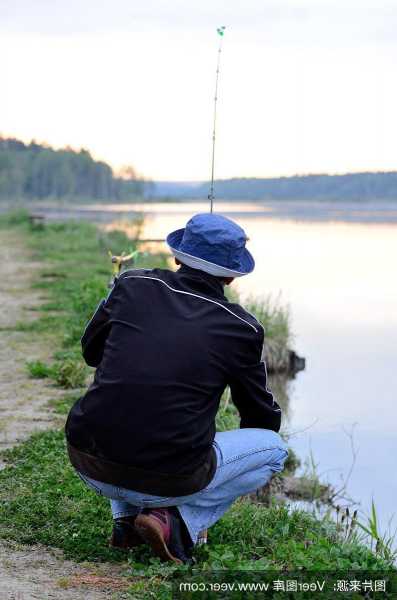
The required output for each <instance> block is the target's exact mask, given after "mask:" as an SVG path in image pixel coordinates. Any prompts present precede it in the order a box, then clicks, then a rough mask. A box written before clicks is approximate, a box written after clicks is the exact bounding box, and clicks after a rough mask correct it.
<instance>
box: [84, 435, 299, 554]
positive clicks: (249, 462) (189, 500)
mask: <svg viewBox="0 0 397 600" xmlns="http://www.w3.org/2000/svg"><path fill="white" fill-rule="evenodd" d="M214 448H215V452H216V457H217V468H216V471H215V474H214V477H213V478H212V480H211V481H210V483H209V484H208V485H207V486H206V487H205V488H204V489H202V490H200V491H199V492H196V493H195V494H190V495H189V496H177V497H175V498H173V497H164V496H151V495H150V494H142V493H140V492H134V491H133V490H127V489H125V488H122V487H117V486H114V485H111V484H108V483H102V482H100V481H96V480H94V479H91V478H89V477H86V476H85V475H83V474H81V473H79V475H80V477H81V478H82V479H83V481H84V482H85V483H86V484H87V485H88V487H90V488H91V489H93V490H94V491H95V492H97V493H98V494H100V495H103V496H106V497H107V498H110V500H111V508H112V514H113V518H114V519H117V518H119V517H126V516H133V515H137V514H139V513H140V512H141V511H142V510H143V509H144V508H161V507H167V506H177V507H178V510H179V513H180V515H181V517H182V519H183V520H184V522H185V524H186V527H187V529H188V531H189V533H190V537H191V538H192V541H193V543H194V544H196V542H197V538H198V534H199V533H200V531H202V530H204V529H208V528H209V527H211V525H213V524H214V523H216V522H217V521H218V520H219V519H220V518H221V516H222V515H223V514H224V513H225V512H226V511H227V510H228V508H229V507H230V506H231V504H233V502H234V501H235V500H236V499H237V498H238V497H239V496H244V495H246V494H250V493H252V492H255V490H257V489H258V488H261V487H263V486H264V485H265V484H266V483H267V482H268V481H269V479H270V478H271V476H272V475H273V473H278V472H279V471H282V469H283V466H284V462H285V460H286V458H287V455H288V452H287V449H286V445H285V443H284V441H283V440H282V439H281V437H280V436H279V435H278V433H275V432H274V431H270V430H268V429H236V430H233V431H224V432H221V433H217V434H216V436H215V440H214Z"/></svg>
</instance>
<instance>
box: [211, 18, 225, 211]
mask: <svg viewBox="0 0 397 600" xmlns="http://www.w3.org/2000/svg"><path fill="white" fill-rule="evenodd" d="M225 29H226V27H225V26H224V25H222V27H218V29H217V30H216V32H217V34H218V35H219V37H220V40H219V48H218V60H217V63H216V77H215V96H214V126H213V130H212V160H211V185H210V191H209V194H208V200H209V201H210V212H211V213H212V212H213V208H214V169H215V134H216V103H217V100H218V81H219V67H220V64H221V53H222V41H223V35H224V33H225Z"/></svg>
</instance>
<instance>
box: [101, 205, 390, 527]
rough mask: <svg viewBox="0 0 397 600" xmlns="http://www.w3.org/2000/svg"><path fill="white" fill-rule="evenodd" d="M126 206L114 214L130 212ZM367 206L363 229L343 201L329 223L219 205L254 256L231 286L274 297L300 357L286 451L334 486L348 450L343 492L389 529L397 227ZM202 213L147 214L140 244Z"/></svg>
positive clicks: (163, 208) (173, 209) (160, 210)
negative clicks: (310, 463) (303, 364)
mask: <svg viewBox="0 0 397 600" xmlns="http://www.w3.org/2000/svg"><path fill="white" fill-rule="evenodd" d="M295 207H296V203H295ZM93 208H94V207H92V208H91V210H92V214H94V213H95V210H93ZM102 208H103V207H102ZM131 208H132V207H131V206H129V207H123V208H122V210H120V207H118V208H117V209H116V211H117V212H119V214H120V213H125V215H126V216H127V215H128V211H130V210H131ZM141 208H142V207H141ZM367 208H369V211H368V210H367V209H366V211H365V213H366V216H365V219H362V221H363V222H361V223H360V222H357V221H360V218H353V219H352V217H351V212H349V211H350V208H349V205H346V211H345V212H344V205H343V203H338V220H337V221H332V222H331V221H329V220H327V218H329V216H327V215H325V216H324V215H323V217H322V219H318V216H316V215H314V217H313V221H310V211H309V212H308V209H307V206H306V207H305V210H304V211H303V213H304V218H302V219H299V211H298V213H297V211H296V209H295V211H294V213H293V214H292V213H291V215H292V216H293V217H294V218H295V219H296V220H289V219H288V214H287V213H285V211H284V213H283V215H282V217H280V216H279V215H278V216H276V217H275V216H274V211H273V210H272V209H271V207H270V208H269V207H264V208H262V207H260V206H258V205H254V204H233V205H226V204H218V210H219V212H223V213H226V214H228V215H232V214H234V218H235V219H236V220H237V221H238V222H239V223H240V224H241V225H242V226H243V227H244V228H245V230H246V231H247V233H248V235H249V237H250V242H249V248H250V250H251V252H252V253H253V255H254V256H255V258H256V263H257V267H256V270H255V272H254V273H253V274H251V275H249V276H248V277H245V278H243V279H241V280H239V281H238V284H237V285H238V287H239V288H240V290H241V292H242V293H243V294H245V293H254V294H256V295H260V294H268V293H272V294H278V293H279V292H281V295H282V299H283V301H284V302H285V303H288V304H289V305H290V310H291V318H292V329H293V332H294V335H295V338H294V343H293V346H294V348H295V350H296V351H297V352H298V354H300V355H303V356H305V357H306V360H307V368H306V371H304V372H302V373H299V374H298V376H297V377H296V379H295V380H294V381H292V382H291V384H290V386H289V409H288V414H287V417H286V423H285V428H286V429H287V430H288V431H289V432H295V434H294V435H293V437H292V438H291V442H290V443H291V445H292V447H293V448H295V449H296V451H297V453H298V455H299V456H300V457H302V458H304V457H306V456H308V455H309V453H310V452H312V454H313V456H314V459H315V462H316V463H318V472H319V473H320V475H321V476H322V478H323V479H325V480H328V481H330V482H331V483H333V484H335V485H337V486H338V485H340V484H341V478H344V477H346V475H347V473H348V472H349V469H350V467H351V463H352V460H353V452H352V448H351V444H352V442H353V444H354V448H355V453H356V462H355V466H354V469H353V472H352V475H351V477H350V479H349V481H348V488H347V491H348V494H349V495H350V496H351V497H352V498H353V499H354V500H356V501H358V502H360V504H361V508H362V510H363V511H364V512H366V513H367V512H368V510H369V507H370V503H371V499H372V498H374V499H375V502H376V505H377V508H378V510H379V513H380V516H381V520H382V524H383V525H384V526H386V525H387V522H388V520H389V518H390V517H391V516H392V515H393V513H394V512H395V511H396V499H397V477H396V474H395V473H396V471H395V462H394V461H395V460H396V457H397V436H396V429H397V365H396V358H397V351H396V344H397V277H396V271H397V269H396V262H397V223H395V222H392V223H390V224H387V223H379V214H378V213H375V212H374V219H373V220H371V218H370V217H368V214H369V215H370V214H371V210H370V208H371V207H370V206H369V207H368V206H367ZM108 210H109V211H113V210H114V207H110V206H109V207H108ZM200 210H207V207H206V205H203V204H202V205H199V204H197V203H195V204H190V205H185V206H181V204H174V205H172V204H169V205H160V206H156V205H155V206H152V207H151V209H150V213H149V214H148V215H147V221H146V225H145V230H144V232H143V236H142V237H147V238H164V236H165V235H166V233H167V232H168V231H170V230H172V229H176V228H179V227H183V226H184V224H185V222H186V220H187V218H189V216H190V215H191V214H194V213H195V212H198V211H200ZM344 214H346V222H344V221H343V215H344ZM109 216H110V217H111V214H110V215H109ZM385 217H386V218H383V219H381V220H387V215H385ZM101 219H102V220H103V216H102V217H101ZM393 220H394V219H393ZM371 221H372V222H371ZM351 432H353V434H352V436H351V435H350V436H349V434H351ZM395 525H397V523H395Z"/></svg>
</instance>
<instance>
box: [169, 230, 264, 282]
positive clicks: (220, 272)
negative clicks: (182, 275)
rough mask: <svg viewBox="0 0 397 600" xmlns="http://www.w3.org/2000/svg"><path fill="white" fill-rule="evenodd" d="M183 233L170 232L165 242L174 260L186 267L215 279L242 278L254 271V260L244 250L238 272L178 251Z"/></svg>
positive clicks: (179, 231) (177, 231) (180, 231)
mask: <svg viewBox="0 0 397 600" xmlns="http://www.w3.org/2000/svg"><path fill="white" fill-rule="evenodd" d="M184 232H185V229H184V228H183V229H177V230H176V231H172V232H171V233H170V234H169V235H168V236H167V239H166V242H167V244H168V246H169V248H170V250H171V252H172V254H173V255H174V256H175V258H177V259H178V260H180V261H181V263H183V264H185V265H187V266H188V267H191V268H192V269H199V270H200V271H205V273H209V274H210V275H214V276H215V277H243V275H248V274H249V273H252V271H253V270H254V268H255V261H254V258H253V256H252V254H251V253H250V252H249V251H248V250H247V249H246V248H245V249H244V253H243V255H242V258H241V269H239V270H234V269H228V268H226V267H223V266H222V265H217V264H215V263H213V262H210V261H208V260H205V259H204V258H200V257H198V256H193V255H191V254H187V253H186V252H183V251H181V250H179V247H180V245H181V242H182V238H183V234H184Z"/></svg>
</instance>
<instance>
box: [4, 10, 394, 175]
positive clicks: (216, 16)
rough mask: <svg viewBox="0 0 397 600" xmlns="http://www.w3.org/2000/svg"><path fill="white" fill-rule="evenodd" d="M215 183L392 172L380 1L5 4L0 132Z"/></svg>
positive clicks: (389, 26) (390, 93) (390, 18)
mask: <svg viewBox="0 0 397 600" xmlns="http://www.w3.org/2000/svg"><path fill="white" fill-rule="evenodd" d="M222 24H224V25H226V34H225V37H224V43H223V52H222V61H221V71H220V82H219V94H218V95H219V100H218V124H217V142H216V144H217V145H216V158H215V177H216V179H218V180H219V179H229V178H232V177H247V178H251V177H255V178H274V177H289V176H293V175H295V174H302V175H305V174H309V173H310V174H320V173H332V174H343V173H359V172H384V171H392V170H394V169H396V168H397V164H396V158H395V148H394V140H395V139H396V137H397V118H396V116H395V106H396V104H397V81H396V78H395V77H394V72H395V64H396V60H397V39H396V36H395V33H394V32H395V29H396V26H397V7H396V6H395V3H393V1H391V0H377V1H376V2H375V0H347V1H343V0H332V1H330V0H324V2H323V3H321V4H319V3H316V2H315V1H314V0H301V1H300V2H299V6H297V4H296V2H294V0H277V1H275V0H268V1H267V2H265V3H263V2H261V1H260V0H247V2H246V3H245V4H244V6H241V3H239V2H237V0H229V1H228V2H226V0H218V1H217V2H216V3H213V2H209V0H202V1H201V2H200V3H198V2H192V3H189V5H188V6H186V4H185V3H183V2H181V0H170V2H168V3H167V5H164V3H163V2H161V1H160V0H147V2H146V3H145V5H144V6H143V5H141V3H139V2H137V0H114V2H113V3H112V5H110V4H104V5H101V6H99V5H98V4H97V3H96V2H94V0H85V2H84V4H83V5H82V4H81V3H80V2H79V1H78V0H68V1H66V0H59V2H57V3H56V5H54V4H53V3H51V2H50V1H49V0H38V2H36V3H34V4H33V3H32V2H31V1H30V0H18V1H17V2H15V1H14V0H12V1H11V0H4V1H3V2H2V3H1V5H0V32H1V36H0V55H1V56H3V57H7V60H4V62H3V71H2V73H3V90H5V91H4V93H3V94H2V95H1V97H0V113H1V114H2V117H3V122H2V128H3V129H4V130H5V131H7V132H12V135H15V136H16V137H17V138H18V139H22V140H29V139H31V138H34V137H35V136H36V135H37V132H39V134H40V136H42V138H43V139H45V140H47V141H48V143H49V144H50V145H51V146H54V147H64V146H66V145H70V146H72V147H89V148H90V152H91V154H92V156H93V157H94V158H95V159H96V160H104V161H106V162H107V163H109V164H110V165H111V166H112V168H113V169H114V170H115V171H117V170H118V169H120V168H121V167H122V166H123V165H125V164H131V165H132V166H133V167H134V168H135V170H136V171H137V173H139V174H140V175H142V176H144V177H146V178H151V179H154V180H161V181H207V180H208V179H209V177H210V162H211V135H212V119H213V95H214V83H215V69H216V57H217V49H218V39H219V38H218V36H217V34H216V28H217V27H218V26H220V25H222Z"/></svg>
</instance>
